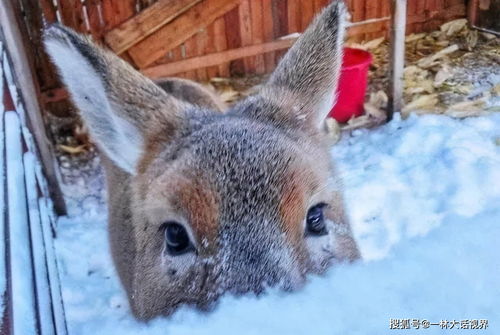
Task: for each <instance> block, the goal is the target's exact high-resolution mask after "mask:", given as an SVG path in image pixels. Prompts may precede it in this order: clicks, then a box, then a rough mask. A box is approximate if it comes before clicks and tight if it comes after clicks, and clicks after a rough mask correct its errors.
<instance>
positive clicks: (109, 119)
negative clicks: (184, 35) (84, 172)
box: [45, 25, 187, 174]
mask: <svg viewBox="0 0 500 335" xmlns="http://www.w3.org/2000/svg"><path fill="white" fill-rule="evenodd" d="M45 47H46V50H47V52H48V54H49V55H50V57H51V59H52V61H53V62H54V64H55V65H56V66H57V68H58V70H59V73H60V75H61V78H62V80H63V82H64V83H65V85H66V86H67V88H68V90H69V92H70V95H71V97H72V99H73V101H74V103H75V105H76V106H77V107H78V109H79V111H80V114H81V116H82V118H83V120H84V122H85V123H86V124H87V126H88V128H89V131H90V133H91V135H92V137H93V139H94V140H95V141H96V143H97V145H98V146H99V148H100V149H101V150H102V151H103V152H104V153H105V154H106V155H107V156H108V157H109V158H110V159H111V160H113V161H114V162H115V164H116V165H117V166H119V167H121V168H122V169H123V170H125V171H127V172H129V173H131V174H134V173H135V169H136V165H137V162H138V160H139V158H140V156H141V154H142V151H143V143H144V140H145V135H146V133H147V132H151V131H153V129H156V128H158V127H163V128H166V129H165V130H166V131H168V130H173V129H175V127H176V125H177V123H178V122H179V119H180V116H181V114H182V112H183V110H184V109H185V108H187V106H184V105H185V104H183V103H182V102H180V101H178V100H176V99H175V98H173V97H172V96H170V95H168V94H167V93H166V92H165V91H163V90H161V89H160V88H159V87H158V86H157V85H156V84H154V83H153V82H152V81H151V80H149V79H148V78H146V77H144V76H143V75H141V74H140V73H138V72H137V71H136V70H134V69H133V68H132V67H131V66H130V65H129V64H127V63H126V62H124V61H123V60H122V59H120V58H119V57H117V56H116V55H114V54H113V53H111V52H109V51H107V50H104V49H102V48H99V47H97V46H96V45H94V44H93V43H92V42H91V41H90V40H89V39H88V38H86V37H84V36H82V35H79V34H77V33H75V32H74V31H72V30H70V29H68V28H66V27H63V26H60V25H53V26H51V27H50V28H49V29H47V30H46V31H45Z"/></svg>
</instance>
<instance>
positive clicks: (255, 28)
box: [250, 0, 269, 74]
mask: <svg viewBox="0 0 500 335" xmlns="http://www.w3.org/2000/svg"><path fill="white" fill-rule="evenodd" d="M262 1H263V0H252V1H251V2H250V14H251V17H252V20H251V27H252V45H255V44H262V42H263V41H264V22H263V17H262V15H263V13H262V10H263V9H262V7H263V6H262ZM265 1H269V0H265ZM254 62H255V73H257V74H263V73H265V72H266V64H265V62H264V55H256V56H255V58H254Z"/></svg>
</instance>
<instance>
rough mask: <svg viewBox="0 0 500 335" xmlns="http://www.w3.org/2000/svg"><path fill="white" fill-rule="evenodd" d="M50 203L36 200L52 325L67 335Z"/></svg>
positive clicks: (41, 199) (57, 330)
mask: <svg viewBox="0 0 500 335" xmlns="http://www.w3.org/2000/svg"><path fill="white" fill-rule="evenodd" d="M49 206H50V203H49V202H48V201H47V199H45V198H40V199H38V208H39V209H40V220H41V223H42V233H43V241H44V245H45V251H46V258H47V270H48V271H47V272H48V277H49V285H50V297H51V301H52V309H53V316H54V324H55V328H56V334H57V335H67V334H68V329H67V325H66V318H65V314H64V305H63V301H62V296H61V284H60V282H59V270H58V266H57V260H56V255H55V250H54V236H53V230H52V227H54V225H53V224H52V223H51V217H52V215H51V213H50V210H49Z"/></svg>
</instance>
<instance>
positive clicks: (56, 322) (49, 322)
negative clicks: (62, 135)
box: [0, 42, 67, 335]
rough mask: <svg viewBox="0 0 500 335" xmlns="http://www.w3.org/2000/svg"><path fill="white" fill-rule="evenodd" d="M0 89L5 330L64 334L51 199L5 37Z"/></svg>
mask: <svg viewBox="0 0 500 335" xmlns="http://www.w3.org/2000/svg"><path fill="white" fill-rule="evenodd" d="M0 93H1V94H2V96H1V99H0V150H1V151H0V185H1V187H0V214H1V215H0V242H1V243H0V313H1V314H2V318H1V319H0V334H2V335H3V334H14V335H29V334H41V335H52V334H54V335H65V334H67V329H66V322H65V317H64V306H63V303H62V299H61V290H60V284H59V277H58V276H59V275H58V269H57V261H56V258H55V256H54V246H53V238H54V229H53V228H54V226H53V223H54V216H53V213H52V203H51V201H50V198H49V193H48V189H47V184H46V181H45V179H44V177H43V173H42V172H41V171H42V169H41V165H40V161H39V160H38V158H37V152H36V146H35V145H34V142H33V139H32V136H31V132H30V130H29V128H28V126H27V124H26V118H25V110H24V106H23V103H22V100H21V99H20V96H19V94H18V88H17V87H16V80H15V74H14V73H13V72H12V71H11V67H10V63H9V59H8V55H7V52H6V50H4V49H3V46H2V44H1V42H0Z"/></svg>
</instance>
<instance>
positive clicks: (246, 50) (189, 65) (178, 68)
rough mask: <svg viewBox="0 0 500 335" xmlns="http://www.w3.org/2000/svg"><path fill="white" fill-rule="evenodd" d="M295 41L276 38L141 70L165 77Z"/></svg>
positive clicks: (280, 46)
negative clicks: (271, 40) (266, 41)
mask: <svg viewBox="0 0 500 335" xmlns="http://www.w3.org/2000/svg"><path fill="white" fill-rule="evenodd" d="M295 41H296V39H295V38H287V39H282V40H276V41H273V42H268V43H262V44H259V45H250V46H246V47H241V48H238V49H231V50H226V51H223V52H217V53H214V54H211V55H205V56H201V57H193V58H188V59H185V60H182V61H179V62H174V63H168V64H163V65H158V66H153V67H150V68H147V69H144V70H142V71H141V72H142V73H143V74H145V75H146V76H148V77H150V78H153V79H159V78H164V77H168V76H171V75H173V74H176V73H179V72H185V71H190V70H194V69H197V68H200V67H206V66H213V65H218V64H221V63H225V62H228V61H231V60H234V59H238V58H242V57H248V56H254V55H260V54H263V53H266V52H271V51H276V50H281V49H286V48H289V47H291V46H292V45H293V43H294V42H295Z"/></svg>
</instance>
